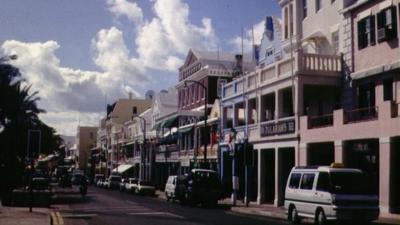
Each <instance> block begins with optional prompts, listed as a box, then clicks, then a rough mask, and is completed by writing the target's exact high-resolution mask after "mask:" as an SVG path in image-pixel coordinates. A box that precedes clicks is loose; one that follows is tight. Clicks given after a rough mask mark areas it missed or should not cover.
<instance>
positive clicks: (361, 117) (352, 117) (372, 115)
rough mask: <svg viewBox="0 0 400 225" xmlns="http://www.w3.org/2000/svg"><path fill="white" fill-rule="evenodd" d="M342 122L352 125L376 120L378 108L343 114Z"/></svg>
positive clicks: (355, 110)
mask: <svg viewBox="0 0 400 225" xmlns="http://www.w3.org/2000/svg"><path fill="white" fill-rule="evenodd" d="M344 116H345V117H344V119H345V120H344V122H345V123H354V122H359V121H365V120H374V119H377V118H378V107H377V106H373V107H367V108H360V109H354V110H350V111H346V112H344Z"/></svg>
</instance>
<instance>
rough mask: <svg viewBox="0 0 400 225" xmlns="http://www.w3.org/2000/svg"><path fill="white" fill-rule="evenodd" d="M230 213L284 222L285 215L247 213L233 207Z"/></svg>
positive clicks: (260, 212)
mask: <svg viewBox="0 0 400 225" xmlns="http://www.w3.org/2000/svg"><path fill="white" fill-rule="evenodd" d="M231 211H232V212H235V213H240V214H242V215H252V216H261V217H265V218H269V219H277V220H286V214H281V213H275V212H270V211H251V210H250V211H249V210H242V209H240V208H235V207H232V208H231Z"/></svg>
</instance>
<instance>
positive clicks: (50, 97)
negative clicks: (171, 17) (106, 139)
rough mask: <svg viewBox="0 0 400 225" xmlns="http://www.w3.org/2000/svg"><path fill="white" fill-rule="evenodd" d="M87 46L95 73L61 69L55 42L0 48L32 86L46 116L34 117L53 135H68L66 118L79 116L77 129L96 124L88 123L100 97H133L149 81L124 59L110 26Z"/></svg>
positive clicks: (100, 105) (118, 38) (117, 34)
mask: <svg viewBox="0 0 400 225" xmlns="http://www.w3.org/2000/svg"><path fill="white" fill-rule="evenodd" d="M92 42H93V46H92V48H93V52H94V56H93V57H94V61H95V63H96V64H97V65H98V66H99V67H100V69H101V70H100V71H84V70H78V69H73V68H67V67H62V66H61V65H60V60H59V59H58V58H57V56H56V55H55V52H56V50H57V49H58V48H60V46H59V44H58V43H57V42H55V41H47V42H44V43H39V42H37V43H24V42H19V41H15V40H9V41H5V42H4V43H3V44H2V46H1V48H2V50H3V53H4V54H5V55H10V54H17V55H18V59H17V60H16V61H13V64H14V65H15V66H17V67H18V68H19V69H20V71H21V73H22V75H23V76H24V78H25V79H26V80H27V81H28V82H29V83H30V84H32V89H33V91H35V90H38V91H39V96H40V97H41V100H40V101H39V106H40V107H41V108H43V109H45V110H46V111H47V113H46V114H43V115H40V117H41V118H43V119H44V121H45V122H48V123H49V124H50V125H51V126H54V127H55V128H57V130H58V131H59V132H62V133H63V132H68V133H63V134H71V133H70V132H71V131H72V129H71V123H67V122H66V121H70V120H71V115H76V114H78V112H80V115H81V122H82V124H92V125H93V124H95V125H97V122H96V121H92V120H91V119H92V118H94V117H93V115H94V114H96V113H99V112H102V111H104V110H105V95H107V98H108V100H109V101H110V99H111V101H114V100H115V99H118V98H121V97H126V96H127V91H129V92H132V93H133V94H135V95H136V96H139V92H138V88H139V86H140V85H143V84H146V83H147V82H148V81H149V78H147V77H146V76H144V74H143V72H144V69H143V68H142V67H141V66H138V63H137V62H136V59H134V58H132V59H131V58H129V51H128V49H127V48H126V46H125V44H124V42H123V40H122V32H121V31H119V30H118V29H116V28H114V27H112V28H110V29H109V30H101V31H99V33H98V35H97V37H96V38H94V39H93V40H92ZM88 115H91V116H88ZM85 118H86V119H85ZM96 118H97V119H99V117H96ZM93 122H95V123H93ZM75 126H76V124H75ZM75 130H76V127H75ZM75 130H74V132H75ZM72 134H73V133H72Z"/></svg>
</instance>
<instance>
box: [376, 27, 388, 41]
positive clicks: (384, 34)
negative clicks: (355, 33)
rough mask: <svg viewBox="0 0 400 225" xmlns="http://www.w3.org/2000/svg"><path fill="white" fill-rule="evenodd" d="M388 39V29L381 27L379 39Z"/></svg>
mask: <svg viewBox="0 0 400 225" xmlns="http://www.w3.org/2000/svg"><path fill="white" fill-rule="evenodd" d="M385 39H386V29H385V28H380V29H378V41H384V40H385Z"/></svg>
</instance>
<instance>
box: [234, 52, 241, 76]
mask: <svg viewBox="0 0 400 225" xmlns="http://www.w3.org/2000/svg"><path fill="white" fill-rule="evenodd" d="M235 62H236V65H235V68H234V75H233V76H234V78H235V77H238V76H241V75H242V73H243V71H242V69H243V55H240V54H238V55H235Z"/></svg>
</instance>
